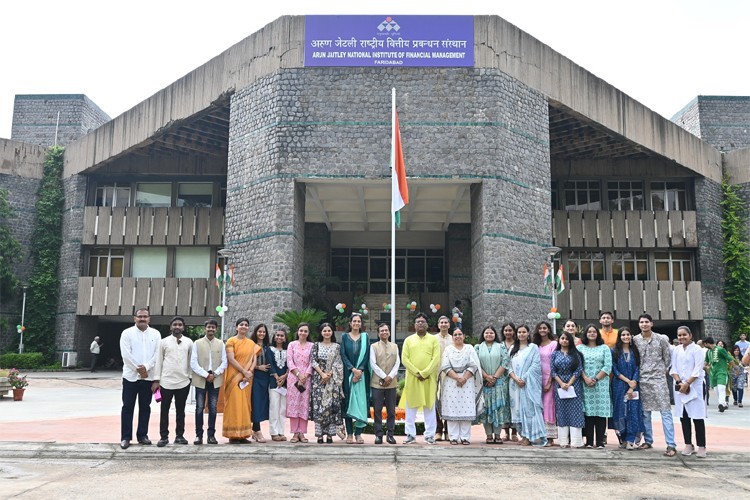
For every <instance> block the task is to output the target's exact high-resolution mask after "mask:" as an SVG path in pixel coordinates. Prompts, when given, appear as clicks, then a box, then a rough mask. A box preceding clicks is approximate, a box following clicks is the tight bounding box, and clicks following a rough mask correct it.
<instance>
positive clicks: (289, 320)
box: [273, 308, 326, 339]
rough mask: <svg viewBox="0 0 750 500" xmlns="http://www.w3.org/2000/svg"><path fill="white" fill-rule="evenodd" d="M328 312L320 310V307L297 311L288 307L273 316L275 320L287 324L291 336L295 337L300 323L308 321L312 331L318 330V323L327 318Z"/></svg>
mask: <svg viewBox="0 0 750 500" xmlns="http://www.w3.org/2000/svg"><path fill="white" fill-rule="evenodd" d="M325 317H326V313H325V312H324V311H319V310H318V309H312V308H307V309H302V310H301V311H295V310H292V309H287V310H286V311H281V312H280V313H278V314H276V315H275V316H274V317H273V321H275V322H277V323H281V324H283V325H285V326H286V327H287V328H288V329H289V337H290V338H292V339H293V338H295V337H294V335H295V333H296V332H297V327H298V326H299V325H300V323H307V324H309V325H310V332H311V333H312V332H315V331H317V330H318V324H320V322H321V321H323V319H325Z"/></svg>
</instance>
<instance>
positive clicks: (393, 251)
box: [391, 87, 398, 343]
mask: <svg viewBox="0 0 750 500" xmlns="http://www.w3.org/2000/svg"><path fill="white" fill-rule="evenodd" d="M395 165H396V88H395V87H394V88H392V89H391V342H394V343H395V342H396V214H395V212H394V211H393V206H394V200H393V196H394V193H395V192H396V188H397V186H396V183H398V179H397V178H396V175H395Z"/></svg>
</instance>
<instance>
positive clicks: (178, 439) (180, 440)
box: [174, 436, 188, 444]
mask: <svg viewBox="0 0 750 500" xmlns="http://www.w3.org/2000/svg"><path fill="white" fill-rule="evenodd" d="M174 444H188V441H187V439H185V438H184V437H182V436H177V437H176V438H174Z"/></svg>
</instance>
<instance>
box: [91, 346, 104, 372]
mask: <svg viewBox="0 0 750 500" xmlns="http://www.w3.org/2000/svg"><path fill="white" fill-rule="evenodd" d="M101 347H102V346H101V344H100V343H99V337H94V341H93V342H92V343H91V346H90V347H89V352H90V353H91V373H94V372H95V371H96V360H97V359H98V358H99V352H100V351H101Z"/></svg>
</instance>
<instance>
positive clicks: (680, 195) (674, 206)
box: [651, 182, 688, 211]
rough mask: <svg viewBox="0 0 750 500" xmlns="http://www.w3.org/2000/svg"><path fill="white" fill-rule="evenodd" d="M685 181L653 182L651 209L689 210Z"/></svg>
mask: <svg viewBox="0 0 750 500" xmlns="http://www.w3.org/2000/svg"><path fill="white" fill-rule="evenodd" d="M687 209H688V207H687V197H686V187H685V183H684V182H652V183H651V210H666V211H669V210H687Z"/></svg>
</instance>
